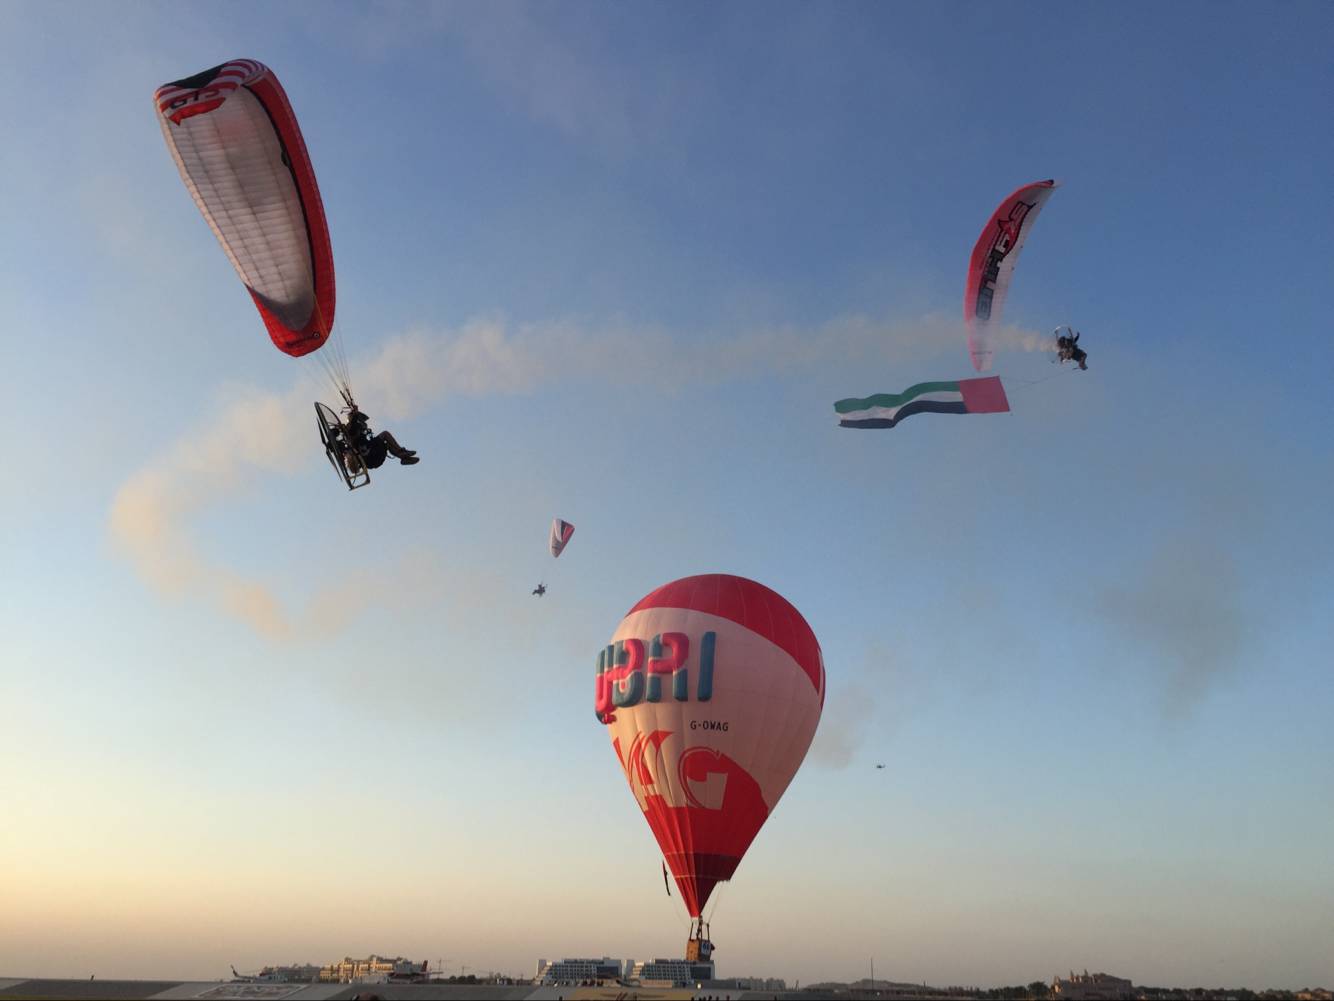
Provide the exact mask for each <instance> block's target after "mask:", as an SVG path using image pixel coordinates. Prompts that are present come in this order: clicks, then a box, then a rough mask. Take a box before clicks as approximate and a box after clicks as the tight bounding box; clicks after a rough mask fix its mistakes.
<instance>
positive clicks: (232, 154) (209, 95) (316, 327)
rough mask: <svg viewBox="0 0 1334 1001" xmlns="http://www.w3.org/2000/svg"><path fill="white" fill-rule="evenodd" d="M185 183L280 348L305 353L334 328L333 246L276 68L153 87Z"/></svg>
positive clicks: (220, 71) (240, 67)
mask: <svg viewBox="0 0 1334 1001" xmlns="http://www.w3.org/2000/svg"><path fill="white" fill-rule="evenodd" d="M153 99H154V103H155V105H156V107H157V111H158V122H159V124H160V125H161V126H162V134H163V137H164V138H165V139H166V142H167V148H168V149H170V150H171V155H172V157H173V158H174V159H175V161H176V166H177V168H178V169H179V170H180V173H181V180H183V181H184V182H185V186H186V187H187V188H188V189H189V191H190V194H191V195H192V196H193V197H194V200H195V204H196V205H198V206H199V211H200V212H202V213H203V215H204V218H205V219H206V220H207V221H208V224H209V226H210V227H211V228H212V230H213V233H214V235H216V236H217V238H218V242H219V243H221V244H222V249H223V250H224V251H225V252H226V254H227V257H228V258H229V259H230V260H231V262H232V266H233V267H234V268H236V273H237V275H239V276H240V278H241V281H242V282H244V283H245V286H246V288H247V289H248V290H249V291H250V295H251V297H252V298H253V299H254V302H255V306H256V307H257V308H258V309H259V313H260V316H261V317H262V318H263V320H264V326H265V327H266V328H267V329H268V332H269V336H270V337H271V338H272V339H273V343H274V344H275V345H277V347H278V348H279V350H281V351H284V352H286V353H287V354H289V355H293V356H298V357H299V356H301V355H305V354H309V353H310V352H312V351H315V350H316V349H318V348H319V347H320V346H321V345H323V344H324V342H325V340H327V339H328V336H329V331H330V330H331V329H332V327H333V322H334V267H333V250H332V248H331V246H330V243H329V226H328V222H327V221H326V219H325V215H324V203H323V202H322V201H321V199H320V189H319V185H318V184H317V183H316V182H315V169H314V168H313V167H312V166H311V163H310V155H309V154H308V153H307V151H306V143H305V140H304V139H303V138H302V136H301V128H300V126H298V125H297V121H296V115H295V114H293V112H292V106H291V104H290V103H289V102H288V100H287V94H286V92H284V90H283V87H282V84H280V83H279V82H278V78H277V77H276V76H275V75H274V73H273V71H272V70H270V69H269V68H268V67H267V66H265V65H263V64H262V63H258V62H255V61H254V60H252V59H236V60H233V61H231V62H228V63H223V64H222V65H221V66H215V67H213V68H212V69H209V70H205V71H204V72H202V73H198V74H196V75H194V76H192V77H186V78H185V79H182V80H176V81H174V82H172V83H169V84H164V85H163V86H161V87H159V88H158V90H157V92H156V93H155V94H154V95H153Z"/></svg>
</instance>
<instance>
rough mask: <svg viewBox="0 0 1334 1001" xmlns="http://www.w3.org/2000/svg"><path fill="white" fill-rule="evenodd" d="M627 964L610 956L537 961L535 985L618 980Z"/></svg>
mask: <svg viewBox="0 0 1334 1001" xmlns="http://www.w3.org/2000/svg"><path fill="white" fill-rule="evenodd" d="M628 965H629V964H628V963H624V962H622V961H621V960H619V959H612V958H611V957H610V956H603V957H602V958H601V959H557V960H553V961H552V962H547V961H546V960H545V959H539V960H538V961H537V976H535V977H534V978H533V983H535V984H582V983H585V982H588V981H592V982H593V983H597V982H599V981H602V980H619V979H621V977H622V975H623V974H624V972H625V968H626V967H627V966H628Z"/></svg>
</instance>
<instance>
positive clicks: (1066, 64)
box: [0, 2, 1334, 989]
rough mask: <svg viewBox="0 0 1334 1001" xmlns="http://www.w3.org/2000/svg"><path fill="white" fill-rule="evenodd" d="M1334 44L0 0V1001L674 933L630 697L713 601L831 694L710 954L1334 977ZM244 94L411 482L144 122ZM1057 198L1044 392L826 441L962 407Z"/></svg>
mask: <svg viewBox="0 0 1334 1001" xmlns="http://www.w3.org/2000/svg"><path fill="white" fill-rule="evenodd" d="M1034 19H1041V20H1042V25H1041V29H1040V30H1038V28H1036V27H1035V26H1034V24H1033V21H1034ZM1039 38H1040V39H1042V40H1041V41H1038V39H1039ZM1331 42H1334V8H1331V7H1330V6H1329V5H1328V4H1321V3H1292V4H1289V5H1285V6H1283V7H1282V8H1279V9H1278V10H1277V11H1270V10H1261V9H1259V8H1256V7H1253V6H1249V5H1245V4H1229V3H1210V4H1203V3H1183V4H1178V5H1175V6H1173V7H1170V8H1166V7H1162V6H1159V5H1155V6H1152V7H1151V6H1149V5H1147V4H1129V5H1121V6H1117V7H1112V6H1088V7H1079V8H1069V9H1065V8H1052V7H1046V6H1040V5H1018V6H1012V7H1010V8H990V7H988V8H982V7H967V8H964V7H958V6H952V5H927V4H922V5H918V6H909V5H878V4H860V3H858V4H845V5H837V6H827V5H810V4H799V3H786V2H776V3H771V4H764V5H756V4H749V3H741V2H736V3H730V4H722V5H714V6H691V7H675V6H660V5H614V4H608V3H601V2H589V3H586V4H583V5H580V6H574V7H561V8H559V10H557V8H554V7H551V8H548V7H546V6H541V5H518V4H511V3H493V4H487V5H479V6H469V5H426V4H422V5H411V4H398V3H384V4H378V5H373V6H372V5H356V4H344V3H328V4H318V5H316V4H302V3H293V4H289V5H286V6H282V7H278V8H270V7H267V6H264V5H259V4H246V3H241V4H234V5H231V6H228V7H226V8H225V9H218V10H203V9H195V8H190V9H184V8H178V7H171V6H165V5H151V6H147V5H145V6H137V7H123V8H116V9H115V10H114V12H113V11H112V9H111V8H98V7H87V6H83V5H78V4H61V3H43V4H36V3H17V2H16V3H11V4H9V5H7V6H5V7H3V8H0V56H3V58H0V81H3V82H5V83H7V84H8V85H9V93H10V94H11V95H12V96H13V99H12V100H11V101H10V102H9V104H8V105H7V107H6V110H5V112H4V125H5V128H4V133H5V136H6V142H5V143H4V144H3V146H0V190H3V191H4V192H5V198H4V200H3V205H0V232H3V234H4V238H3V239H2V240H0V338H3V343H4V347H5V357H6V365H5V378H6V381H7V383H8V384H7V386H6V389H7V392H6V393H5V395H4V400H5V403H4V407H5V413H6V415H7V417H8V419H7V421H6V422H5V423H6V425H7V426H8V427H9V428H10V429H11V431H12V432H16V433H12V434H11V436H10V438H9V440H8V443H7V444H8V465H9V471H10V484H9V489H7V490H6V491H4V492H0V515H2V516H3V522H4V524H5V525H6V534H5V540H4V562H3V571H4V585H5V587H4V601H3V603H0V628H3V631H4V635H5V637H6V641H5V646H4V649H3V653H2V654H0V699H2V700H3V707H4V708H3V715H2V716H0V719H3V721H4V730H3V733H4V740H3V741H0V976H65V975H69V976H86V975H87V974H89V973H96V974H97V976H98V977H99V978H112V977H201V978H203V977H215V976H225V975H226V974H227V973H228V965H229V964H235V965H236V967H237V968H238V969H253V968H257V967H259V966H262V965H265V964H268V963H286V962H312V963H327V962H330V961H332V960H336V959H338V958H341V957H342V956H344V955H365V954H367V953H369V952H372V951H375V952H381V953H387V954H392V955H397V954H403V955H406V956H409V957H411V958H414V959H417V960H421V959H430V960H431V962H432V963H433V964H434V962H435V961H436V959H437V958H441V957H443V958H445V959H446V962H447V964H448V965H452V966H454V967H458V966H459V964H462V963H466V964H467V965H468V966H469V968H470V969H477V970H487V969H494V970H497V971H500V972H506V973H512V974H521V973H526V972H528V971H530V970H531V969H532V965H533V963H534V961H535V960H536V958H537V957H539V956H545V957H548V958H554V957H559V956H574V955H602V954H607V955H611V956H619V957H622V958H632V957H633V958H648V957H652V956H669V955H677V954H679V953H680V951H681V947H682V944H683V941H684V938H685V928H686V925H685V920H686V919H685V917H684V914H683V911H682V909H681V907H680V904H679V902H678V901H677V900H676V899H675V898H673V899H670V900H669V899H667V898H666V897H665V896H664V894H663V892H662V882H661V875H660V872H659V868H658V862H659V856H658V854H657V848H656V845H655V843H654V841H653V837H652V835H651V833H650V831H649V829H648V827H647V825H646V824H645V823H644V821H643V819H642V817H641V816H640V814H639V811H638V810H637V809H636V807H635V803H634V801H633V798H632V797H631V795H630V794H629V792H628V790H627V789H626V787H625V782H624V779H623V777H622V775H621V773H620V770H619V767H618V766H617V764H616V761H615V757H614V755H613V753H612V751H611V749H610V748H609V746H608V741H607V737H606V734H605V732H604V731H603V728H602V727H601V726H599V725H598V724H597V723H596V722H595V721H594V719H593V716H592V691H593V684H592V682H593V666H592V665H593V658H594V656H595V654H596V651H597V649H598V647H599V645H600V644H602V643H603V642H604V641H605V640H606V639H607V637H609V636H610V635H611V632H612V630H613V629H614V628H615V627H616V623H617V622H618V621H619V620H620V618H621V616H622V615H624V614H625V611H626V610H627V609H628V608H629V607H630V606H631V605H632V604H633V603H634V602H635V601H636V600H638V599H639V598H640V597H641V596H642V595H644V594H645V593H647V592H648V591H650V590H652V589H653V588H654V587H657V586H658V585H660V584H663V583H665V582H667V581H669V580H672V579H674V578H676V577H681V576H685V575H687V574H692V573H703V572H710V571H721V572H728V573H736V574H740V575H743V576H747V577H751V578H754V579H756V580H758V581H761V582H762V583H764V584H766V585H767V586H769V587H772V588H774V589H775V590H777V591H778V592H780V593H781V594H783V595H784V596H785V597H786V598H788V599H789V600H790V601H792V603H793V604H794V605H795V606H796V607H797V608H798V609H800V610H801V612H802V613H803V615H804V616H805V617H806V618H807V620H808V621H809V622H810V624H811V626H812V627H813V629H814V631H815V633H816V635H817V636H818V637H819V639H820V641H821V644H822V647H823V651H824V656H825V662H826V666H827V671H828V701H827V704H826V706H825V712H824V718H823V721H822V723H821V726H820V730H819V732H818V733H817V735H816V739H815V744H814V746H813V747H812V750H811V754H810V756H809V758H808V759H807V762H806V764H805V766H804V767H803V769H802V771H801V772H799V773H798V775H797V778H796V779H795V780H794V782H793V783H792V785H791V787H790V788H789V789H788V791H787V793H786V794H785V796H784V798H783V800H782V802H781V804H780V805H779V806H778V808H777V810H776V811H775V813H774V815H773V817H772V818H771V820H770V822H769V823H768V825H767V826H766V827H765V829H764V830H763V831H761V833H760V835H759V837H758V838H757V839H756V841H755V843H754V845H753V847H752V849H751V851H750V853H749V854H748V855H747V857H746V859H745V861H744V862H743V863H742V865H741V867H740V869H739V870H738V872H737V875H736V878H735V879H734V880H733V882H732V883H731V884H728V885H725V886H724V887H723V888H722V889H721V891H720V892H719V893H717V894H715V901H716V905H715V909H714V911H713V915H712V916H713V931H714V936H715V939H716V940H717V942H718V944H719V951H718V955H717V959H718V966H719V970H720V972H721V973H723V974H724V975H765V976H781V977H785V978H786V979H787V980H788V981H789V982H792V981H795V980H797V979H800V980H801V981H802V982H804V983H809V982H815V981H820V980H831V979H837V980H851V979H857V978H858V977H861V976H866V975H868V974H869V963H870V961H871V959H872V957H874V963H875V970H876V974H877V977H879V978H883V979H888V980H899V981H907V982H922V981H926V982H928V983H931V984H935V985H970V984H976V985H983V986H993V985H1001V984H1013V983H1028V982H1030V981H1033V980H1035V979H1046V980H1049V979H1050V978H1051V976H1052V975H1053V974H1054V973H1062V974H1064V973H1065V972H1066V971H1067V970H1070V969H1075V970H1082V969H1085V968H1087V969H1089V970H1105V971H1107V972H1109V973H1113V974H1116V975H1118V976H1124V977H1130V978H1132V979H1133V980H1134V981H1135V983H1137V984H1146V985H1167V986H1224V985H1226V986H1245V987H1253V988H1262V987H1280V988H1291V989H1295V988H1300V987H1305V986H1317V985H1323V986H1326V987H1331V986H1334V958H1331V957H1332V956H1334V953H1331V951H1330V950H1329V948H1328V941H1327V940H1328V929H1329V928H1330V927H1334V869H1332V868H1331V866H1330V865H1329V854H1330V853H1329V845H1330V844H1331V843H1334V769H1332V767H1331V762H1334V731H1331V728H1330V727H1329V725H1328V721H1329V719H1330V718H1331V713H1334V675H1332V674H1331V672H1330V670H1329V653H1328V651H1329V650H1330V648H1331V641H1334V625H1332V623H1334V615H1331V614H1330V613H1331V609H1332V608H1334V601H1332V600H1331V599H1332V598H1334V574H1332V573H1331V568H1332V567H1334V536H1331V534H1330V533H1329V531H1328V530H1327V528H1326V522H1327V515H1328V508H1329V498H1330V496H1331V478H1330V470H1331V468H1334V467H1332V466H1331V459H1332V458H1334V448H1332V447H1331V441H1332V439H1331V435H1330V432H1329V428H1328V420H1327V410H1328V405H1329V399H1330V393H1331V385H1330V380H1329V377H1328V376H1327V375H1326V374H1324V371H1323V367H1322V364H1321V358H1322V357H1323V356H1322V355H1321V354H1320V353H1319V350H1318V348H1320V347H1323V345H1324V341H1325V339H1326V327H1327V326H1328V321H1327V312H1328V304H1327V302H1326V300H1327V299H1328V294H1329V289H1330V287H1331V279H1334V268H1332V267H1331V256H1330V253H1329V251H1328V240H1329V233H1330V232H1331V231H1332V230H1334V200H1332V199H1331V198H1330V190H1329V164H1330V163H1331V162H1334V135H1332V134H1331V132H1330V130H1329V129H1328V128H1324V129H1322V128H1320V123H1322V122H1327V121H1328V109H1327V107H1326V105H1327V103H1328V95H1329V94H1330V93H1331V92H1334V69H1331V64H1330V61H1329V59H1328V49H1329V46H1330V44H1331ZM240 56H248V57H254V58H257V59H261V60H263V61H264V62H266V63H268V64H269V65H271V66H273V67H274V68H275V70H276V71H277V72H278V74H279V75H280V77H281V79H282V81H283V84H284V86H285V87H286V89H287V91H288V93H289V95H290V97H291V99H292V102H293V105H294V107H295V109H296V112H297V114H298V116H299V118H300V120H301V123H302V128H303V130H304V132H305V138H306V142H307V144H308V146H309V148H310V151H311V155H312V159H313V161H314V164H315V168H316V171H317V173H318V177H319V183H320V186H321V190H322V192H323V196H324V199H325V204H326V208H327V210H328V214H329V222H330V228H331V232H332V238H333V249H334V258H335V261H336V266H337V273H338V296H339V303H338V317H339V320H338V323H339V328H340V330H341V332H342V336H343V338H344V339H345V341H346V344H347V347H348V350H349V352H350V353H351V355H352V359H353V377H354V384H355V385H356V388H357V390H358V395H359V398H360V400H361V402H362V404H363V405H364V407H365V408H366V409H367V411H368V412H369V413H370V414H371V416H372V418H373V419H374V421H375V423H376V425H377V426H388V427H391V428H392V429H393V430H394V431H395V433H396V434H397V435H398V436H399V437H400V439H401V440H402V441H404V442H405V443H407V444H409V445H411V446H412V447H414V448H417V449H418V450H419V451H420V452H421V454H422V459H423V461H422V463H421V464H420V465H419V466H416V467H414V468H412V469H401V468H399V467H397V466H395V465H388V466H386V467H384V468H383V469H381V470H380V471H378V473H377V474H373V475H374V483H373V485H372V487H371V488H370V489H369V490H363V491H358V492H357V493H355V494H351V495H349V494H347V492H346V491H345V490H344V489H343V488H342V486H340V485H339V484H338V482H337V481H336V479H335V478H334V476H333V474H332V473H331V472H330V471H329V470H328V469H327V468H326V467H325V464H324V460H323V458H322V456H321V454H320V452H319V448H318V443H317V440H316V437H315V432H314V422H313V419H312V414H311V408H310V401H311V400H312V399H315V398H321V396H323V397H327V396H328V391H327V390H325V389H323V388H322V387H318V386H317V385H315V384H312V382H311V381H310V379H311V376H310V371H309V369H308V368H306V367H303V366H302V365H300V364H296V363H291V362H290V361H289V359H286V358H284V357H282V356H281V355H279V354H278V353H277V352H276V351H274V349H273V348H272V346H271V345H270V344H269V342H268V339H267V337H266V336H265V333H264V330H263V327H262V325H261V323H260V321H259V319H258V317H257V315H256V314H255V311H254V309H253V307H252V306H251V304H250V302H249V300H248V297H247V296H246V294H245V292H244V290H243V289H242V288H241V287H240V285H239V283H238V282H237V281H236V278H235V275H234V274H233V272H232V270H231V268H230V266H229V265H228V263H227V261H226V259H225V257H224V256H223V254H222V253H221V251H220V250H219V248H218V247H217V245H216V242H215V241H214V239H213V237H212V235H211V234H210V233H209V231H208V229H207V227H206V226H205V224H204V223H203V221H202V220H201V219H200V218H199V215H198V213H197V211H196V210H195V208H194V205H193V204H192V203H191V200H190V198H189V196H188V194H187V193H186V191H185V190H184V189H183V187H182V185H181V183H180V180H179V178H178V176H177V174H176V169H175V167H174V165H173V164H172V162H171V159H170V157H169V155H168V154H167V151H166V149H165V148H164V146H163V143H162V140H161V137H160V135H159V134H158V131H157V126H156V123H155V122H154V118H153V114H152V107H151V101H150V98H151V95H152V93H153V90H154V88H155V87H157V86H158V85H159V84H161V83H162V82H163V81H166V80H169V79H173V78H176V77H179V76H181V75H182V74H186V73H193V72H197V71H199V70H200V69H202V68H204V67H207V66H211V65H215V64H217V63H218V62H220V61H222V60H225V59H230V58H234V57H240ZM1042 177H1055V178H1057V179H1059V180H1061V182H1062V187H1061V188H1060V189H1058V190H1057V191H1056V192H1055V194H1054V195H1053V196H1052V199H1051V201H1050V202H1049V203H1048V205H1047V207H1046V208H1045V209H1044V210H1043V215H1042V218H1041V219H1040V220H1039V222H1038V224H1037V226H1036V228H1035V231H1034V235H1033V236H1032V238H1031V239H1030V241H1029V243H1028V245H1027V247H1026V248H1025V250H1024V257H1023V261H1022V263H1021V264H1020V267H1019V270H1018V273H1017V276H1016V280H1015V284H1014V286H1013V288H1012V289H1011V293H1010V297H1009V300H1008V303H1007V306H1006V321H1007V323H1008V324H1009V327H1007V330H1006V331H1005V335H1004V338H1003V340H1004V341H1005V343H1006V346H1007V350H1006V351H1004V352H1002V353H1001V354H1000V355H999V356H998V364H997V369H996V370H997V372H998V373H999V374H1001V375H1002V376H1003V377H1004V378H1005V379H1006V385H1007V389H1008V390H1009V394H1010V400H1011V404H1012V407H1013V411H1014V412H1013V413H1012V414H1009V415H997V416H985V417H976V418H973V417H969V418H957V419H956V418H947V417H942V418H938V419H933V418H930V417H925V416H924V417H920V418H915V419H914V420H913V421H912V422H911V423H908V424H905V425H904V426H902V427H900V428H897V429H895V430H893V431H887V432H876V433H873V432H850V431H842V430H839V429H838V428H837V427H836V422H835V418H834V414H833V410H832V403H833V401H834V400H836V399H839V398H842V397H846V396H851V395H864V394H869V393H874V392H892V391H897V390H901V389H903V388H906V387H907V386H908V385H910V384H912V383H913V382H916V381H920V380H924V379H956V378H963V377H967V376H968V375H971V374H972V371H971V367H970V366H969V363H968V358H967V353H966V350H965V347H964V334H963V325H962V319H961V315H960V313H961V310H960V305H959V303H960V298H961V295H962V289H963V279H964V264H965V261H966V258H967V254H968V251H969V250H970V249H971V246H972V242H973V240H974V239H975V238H976V236H977V231H978V228H979V227H980V226H981V224H982V222H983V221H984V220H985V218H986V215H987V213H988V212H989V211H990V210H991V209H992V208H993V207H994V206H995V204H996V203H997V202H998V201H999V199H1000V198H1001V197H1002V196H1003V195H1005V194H1006V193H1007V192H1009V191H1010V190H1012V189H1014V188H1015V187H1017V186H1018V185H1019V184H1021V183H1023V182H1026V181H1031V180H1035V179H1038V178H1042ZM1058 323H1073V324H1074V325H1075V326H1076V327H1078V328H1080V329H1081V330H1083V331H1084V341H1083V343H1085V344H1087V347H1088V349H1089V352H1090V358H1089V364H1090V371H1089V372H1087V373H1073V374H1071V373H1069V372H1068V371H1066V372H1064V373H1063V374H1061V370H1059V369H1056V368H1055V367H1053V366H1052V365H1050V364H1049V360H1048V356H1046V355H1044V354H1043V353H1041V352H1040V351H1035V350H1032V349H1033V348H1034V346H1035V345H1038V344H1040V342H1041V340H1042V339H1043V338H1045V337H1047V336H1048V334H1049V332H1050V330H1051V329H1052V328H1053V327H1054V326H1056V325H1057V324H1058ZM556 515H559V516H561V517H565V518H567V519H569V520H570V521H572V522H574V523H575V524H576V525H577V526H578V534H577V535H576V537H575V540H574V542H573V543H572V545H571V546H570V548H569V550H568V551H567V552H566V553H565V555H563V556H562V558H561V561H560V563H559V564H558V565H557V566H556V567H555V568H553V567H552V566H551V564H550V557H549V556H548V555H547V553H546V549H545V538H546V532H547V526H548V525H549V523H550V519H551V518H552V517H553V516H556ZM543 578H545V580H546V582H547V584H548V586H549V592H548V594H547V596H546V597H545V598H544V599H542V601H540V602H539V601H537V600H535V599H532V598H531V597H530V596H529V594H528V592H529V590H530V589H531V588H532V587H533V586H534V585H535V584H536V583H537V581H538V580H539V579H543ZM876 763H884V764H886V766H887V767H886V768H885V769H884V770H877V769H876V768H875V767H874V766H875V764H876Z"/></svg>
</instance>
